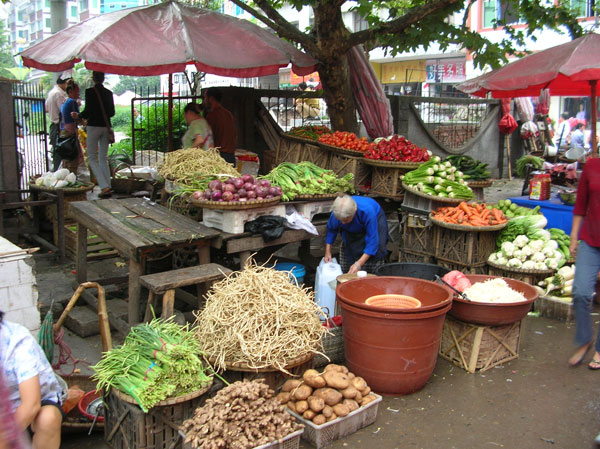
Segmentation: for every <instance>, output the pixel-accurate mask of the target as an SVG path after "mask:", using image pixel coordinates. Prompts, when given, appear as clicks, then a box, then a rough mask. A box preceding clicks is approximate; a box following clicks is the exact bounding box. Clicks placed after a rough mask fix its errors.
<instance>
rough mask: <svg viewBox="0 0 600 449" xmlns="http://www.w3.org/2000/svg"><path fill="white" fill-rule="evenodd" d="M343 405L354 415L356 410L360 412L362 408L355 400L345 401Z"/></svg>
mask: <svg viewBox="0 0 600 449" xmlns="http://www.w3.org/2000/svg"><path fill="white" fill-rule="evenodd" d="M342 404H344V405H345V406H346V407H348V409H349V410H350V413H352V412H353V411H354V410H358V408H359V407H360V405H358V402H356V401H355V400H354V399H344V401H343V402H342Z"/></svg>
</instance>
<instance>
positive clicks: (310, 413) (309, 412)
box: [302, 409, 317, 420]
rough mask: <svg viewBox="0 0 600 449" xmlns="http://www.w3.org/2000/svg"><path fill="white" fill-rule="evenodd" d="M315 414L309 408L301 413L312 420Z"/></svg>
mask: <svg viewBox="0 0 600 449" xmlns="http://www.w3.org/2000/svg"><path fill="white" fill-rule="evenodd" d="M315 416H317V414H316V413H315V412H313V411H312V410H310V409H308V410H306V411H305V412H304V413H302V417H303V418H304V419H308V420H312V419H313V418H314V417H315Z"/></svg>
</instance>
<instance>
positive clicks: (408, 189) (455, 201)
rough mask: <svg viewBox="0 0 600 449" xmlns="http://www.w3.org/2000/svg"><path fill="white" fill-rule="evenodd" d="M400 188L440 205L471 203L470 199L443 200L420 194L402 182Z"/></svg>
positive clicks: (438, 197) (439, 197)
mask: <svg viewBox="0 0 600 449" xmlns="http://www.w3.org/2000/svg"><path fill="white" fill-rule="evenodd" d="M402 187H403V188H404V190H407V191H409V192H410V193H414V194H415V195H417V196H421V197H423V198H427V199H430V200H433V201H439V202H441V203H449V204H459V203H461V202H462V201H471V200H472V198H470V199H461V198H443V197H441V196H435V195H427V194H425V193H423V192H420V191H419V190H418V189H415V188H413V187H411V186H409V185H408V184H406V183H405V182H404V181H402Z"/></svg>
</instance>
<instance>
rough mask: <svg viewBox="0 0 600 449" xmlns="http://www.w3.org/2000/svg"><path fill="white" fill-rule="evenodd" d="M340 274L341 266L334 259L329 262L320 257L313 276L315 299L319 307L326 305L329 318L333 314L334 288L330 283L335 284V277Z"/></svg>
mask: <svg viewBox="0 0 600 449" xmlns="http://www.w3.org/2000/svg"><path fill="white" fill-rule="evenodd" d="M340 274H342V267H341V266H340V264H338V263H337V260H336V259H333V260H332V261H331V262H329V263H325V259H321V263H320V264H319V266H318V267H317V273H316V276H315V301H316V302H317V304H318V305H319V307H322V308H323V307H327V310H328V311H329V318H331V317H333V316H334V315H335V288H333V287H332V285H335V279H336V278H337V277H338V276H339V275H340ZM332 281H333V282H332Z"/></svg>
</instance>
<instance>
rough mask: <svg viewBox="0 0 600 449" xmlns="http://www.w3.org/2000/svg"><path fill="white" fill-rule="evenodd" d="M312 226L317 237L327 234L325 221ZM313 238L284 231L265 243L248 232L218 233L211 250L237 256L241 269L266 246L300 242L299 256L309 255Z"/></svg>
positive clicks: (258, 235)
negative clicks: (276, 237)
mask: <svg viewBox="0 0 600 449" xmlns="http://www.w3.org/2000/svg"><path fill="white" fill-rule="evenodd" d="M313 224H314V225H315V227H316V228H317V231H318V232H319V236H322V235H325V233H326V232H327V220H323V221H320V222H313ZM315 237H317V236H316V235H313V234H310V233H308V232H306V231H303V230H297V229H286V230H285V231H284V232H283V235H282V236H281V237H280V238H278V239H275V240H271V241H270V242H265V241H264V239H263V238H262V236H261V235H260V234H251V233H249V232H244V233H243V234H229V233H227V232H222V231H220V235H219V237H218V238H216V239H213V240H211V245H212V246H213V248H217V249H221V250H224V251H225V252H226V253H227V254H238V255H239V257H240V268H243V267H244V264H245V263H246V260H248V258H249V257H250V256H251V255H252V253H254V252H256V251H259V250H261V249H263V248H265V247H268V246H278V245H286V244H288V243H294V242H300V253H301V254H300V255H301V256H302V255H303V254H309V253H310V240H311V239H313V238H315Z"/></svg>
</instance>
